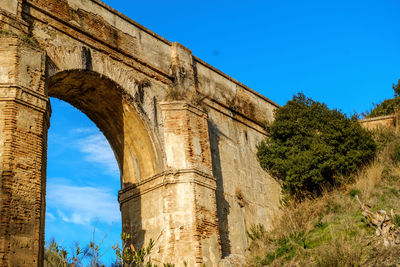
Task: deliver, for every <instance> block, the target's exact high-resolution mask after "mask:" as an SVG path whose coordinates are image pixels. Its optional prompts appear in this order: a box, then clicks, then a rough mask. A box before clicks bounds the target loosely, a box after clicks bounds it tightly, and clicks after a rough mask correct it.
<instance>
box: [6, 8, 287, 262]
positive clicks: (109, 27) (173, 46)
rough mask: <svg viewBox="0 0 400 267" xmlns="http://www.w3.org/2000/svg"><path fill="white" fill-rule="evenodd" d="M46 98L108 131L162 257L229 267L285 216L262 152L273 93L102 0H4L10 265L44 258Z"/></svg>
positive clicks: (129, 223) (130, 209) (130, 214)
mask: <svg viewBox="0 0 400 267" xmlns="http://www.w3.org/2000/svg"><path fill="white" fill-rule="evenodd" d="M171 92H172V95H173V93H174V92H175V95H176V96H175V99H171V97H170V95H171ZM176 92H178V94H176ZM49 96H51V97H57V98H59V99H62V100H64V101H66V102H68V103H70V104H72V105H73V106H75V107H77V108H78V109H80V110H81V111H82V112H83V113H85V114H86V115H87V116H88V117H89V118H90V119H91V120H92V121H93V122H94V123H95V124H96V125H97V126H98V127H99V129H100V130H101V131H102V132H103V133H104V135H105V136H106V138H107V139H108V141H109V143H110V145H111V147H112V148H113V150H114V152H115V156H116V159H117V161H118V164H119V167H120V170H121V185H122V188H121V191H120V193H119V201H120V205H121V214H122V223H123V231H125V232H129V233H131V234H133V235H134V236H135V244H136V245H143V244H145V243H147V241H148V240H149V239H150V238H152V239H153V240H155V242H156V250H155V252H154V255H153V259H154V260H155V261H156V262H160V263H161V262H174V263H176V266H183V261H186V262H188V265H189V266H202V264H206V265H207V266H230V265H229V264H230V262H231V261H230V259H231V258H232V259H233V258H234V259H235V260H236V261H237V259H238V258H239V259H240V258H242V259H243V258H244V257H243V255H244V254H245V250H246V248H247V246H248V238H247V236H246V230H247V229H248V228H249V227H250V226H251V225H252V224H257V223H262V224H264V225H265V226H266V227H267V228H270V227H271V226H272V225H273V223H274V222H273V218H274V217H275V216H276V215H277V214H279V201H280V187H279V185H278V184H277V183H276V182H275V181H274V180H273V179H272V178H271V177H270V176H269V175H268V174H267V173H265V172H264V171H263V170H262V169H261V168H260V166H259V164H258V162H257V159H256V146H257V144H258V143H259V142H260V141H261V140H262V139H264V138H265V137H266V133H265V132H264V130H263V128H262V125H263V123H264V122H265V121H271V120H272V114H273V110H274V109H275V108H276V107H278V106H277V105H276V104H275V103H273V102H272V101H270V100H269V99H267V98H265V97H263V96H261V95H259V94H258V93H256V92H254V91H252V90H251V89H250V88H248V87H246V86H244V85H242V84H241V83H239V82H237V81H236V80H234V79H232V78H230V77H229V76H227V75H226V74H224V73H222V72H220V71H218V70H216V69H215V68H213V67H211V66H210V65H208V64H207V63H205V62H203V61H202V60H200V59H199V58H197V57H195V56H193V55H192V53H191V51H190V50H189V49H187V48H185V47H183V46H182V45H180V44H178V43H171V42H169V41H168V40H165V39H164V38H162V37H160V36H158V35H157V34H155V33H153V32H151V31H149V30H147V29H146V28H144V27H143V26H141V25H139V24H138V23H136V22H134V21H132V20H131V19H129V18H127V17H125V16H124V15H122V14H120V13H118V12H116V11H115V10H113V9H111V8H110V7H108V6H106V5H105V4H103V3H101V2H100V1H97V0H88V1H83V0H68V1H67V0H46V1H44V0H26V1H20V0H0V173H1V179H0V266H13V267H14V266H41V265H42V260H43V244H44V242H43V241H44V223H45V217H44V213H45V192H46V147H47V129H48V128H49V118H50V113H51V108H50V105H49V100H48V98H49Z"/></svg>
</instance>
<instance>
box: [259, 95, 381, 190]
mask: <svg viewBox="0 0 400 267" xmlns="http://www.w3.org/2000/svg"><path fill="white" fill-rule="evenodd" d="M267 131H269V133H270V136H269V138H267V139H266V140H264V141H263V142H262V143H261V144H260V145H259V146H258V153H257V156H258V159H259V162H260V164H261V166H262V167H263V168H264V169H266V170H268V171H269V172H270V173H271V174H272V175H273V176H275V177H276V178H278V179H279V180H280V181H282V185H283V189H284V190H285V191H287V192H288V193H290V194H291V195H293V196H295V197H297V198H303V197H305V196H310V195H319V194H320V193H321V192H322V189H323V188H324V187H327V186H335V185H338V184H340V183H341V181H342V180H341V179H340V177H342V176H344V175H349V174H351V173H353V172H354V171H356V170H357V169H358V168H359V167H360V166H362V165H364V164H366V163H367V162H369V161H370V160H371V159H372V158H373V157H374V155H375V151H376V144H375V142H374V140H373V139H372V137H371V134H370V133H369V132H367V131H366V130H364V129H363V128H361V126H360V125H359V124H358V122H357V120H356V119H355V118H352V119H348V118H347V117H346V115H344V114H343V113H341V112H340V111H338V110H330V109H329V108H328V107H327V106H326V104H323V103H319V102H316V101H313V100H312V99H310V98H307V97H305V96H304V95H303V94H301V93H299V94H298V95H297V96H294V97H293V99H292V100H291V101H288V102H287V104H286V105H285V106H283V107H282V108H280V109H277V110H276V111H275V121H274V122H273V123H272V124H271V125H270V126H269V127H268V128H267Z"/></svg>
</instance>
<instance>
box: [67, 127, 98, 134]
mask: <svg viewBox="0 0 400 267" xmlns="http://www.w3.org/2000/svg"><path fill="white" fill-rule="evenodd" d="M94 132H96V128H95V127H94V126H93V127H82V128H74V129H72V130H71V131H70V133H71V134H91V133H94Z"/></svg>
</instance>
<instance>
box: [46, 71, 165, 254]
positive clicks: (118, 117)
mask: <svg viewBox="0 0 400 267" xmlns="http://www.w3.org/2000/svg"><path fill="white" fill-rule="evenodd" d="M48 94H49V96H50V97H55V98H58V99H60V100H63V101H65V102H67V103H69V104H70V105H72V106H73V107H75V108H77V109H78V110H80V111H81V112H82V113H83V114H85V115H86V116H87V117H88V121H92V122H93V123H94V124H95V125H96V126H97V128H98V129H99V130H100V131H101V133H102V134H104V138H102V137H101V135H100V134H99V133H93V135H90V130H88V129H84V127H83V129H80V128H82V127H76V126H75V127H74V128H75V130H69V131H70V133H72V134H75V137H76V136H77V135H79V134H80V135H81V138H82V140H81V143H80V144H79V145H80V146H79V148H78V150H79V149H80V151H81V152H83V154H85V153H86V154H87V155H86V161H90V160H92V161H96V160H97V161H98V162H97V163H98V164H100V165H102V166H101V168H102V169H103V171H104V169H107V165H112V164H110V163H109V161H110V160H111V159H110V156H105V154H104V153H105V152H104V151H102V149H101V148H99V147H98V145H99V144H104V143H107V141H108V143H109V144H110V147H111V150H112V152H113V154H114V156H115V159H116V162H117V165H118V168H117V167H115V165H113V166H114V167H112V168H114V169H115V168H117V169H119V171H120V187H119V188H118V189H124V188H126V187H129V186H131V185H134V184H136V183H138V182H140V181H141V180H143V179H146V178H149V177H152V176H154V175H155V174H157V173H159V172H160V171H161V169H162V167H161V166H162V163H161V159H160V158H161V157H160V155H161V153H159V151H158V149H157V146H156V145H155V142H154V136H153V135H152V131H151V130H150V129H149V127H148V125H147V124H146V117H145V116H144V115H143V114H142V113H140V112H139V111H138V108H137V107H136V106H135V103H134V99H133V98H132V97H131V96H130V95H129V94H128V93H126V92H125V91H124V90H123V88H121V87H120V86H118V84H117V83H115V82H114V81H112V80H110V79H108V78H107V77H105V76H103V75H100V74H98V73H96V72H92V71H84V70H69V71H62V72H59V73H56V74H55V75H53V76H52V77H50V78H49V79H48ZM57 101H58V100H57ZM53 102H54V103H64V102H55V101H53ZM64 105H65V104H64ZM56 111H57V110H55V109H54V112H56ZM83 114H81V115H82V116H83ZM54 116H57V115H54ZM72 117H73V116H72ZM56 119H57V117H56ZM51 127H52V126H51ZM51 127H50V128H51ZM61 128H62V126H61ZM93 128H95V127H93ZM85 131H87V132H86V133H84V132H85ZM67 133H68V130H67V131H65V133H64V134H65V135H66V134H67ZM85 134H86V135H85ZM61 135H62V134H61ZM51 138H52V136H51V130H50V135H49V140H50V139H51ZM105 140H107V141H105ZM49 144H51V140H50V141H49ZM103 148H104V147H103ZM109 152H110V150H108V155H110V153H109ZM50 153H51V151H50V152H49V161H48V166H49V167H48V168H49V174H48V177H49V183H48V188H49V189H48V196H47V202H48V204H47V205H48V207H51V205H52V204H54V203H56V206H57V203H58V202H57V200H54V199H57V195H58V196H59V195H60V194H58V193H54V192H52V190H53V189H57V188H59V187H60V185H62V188H63V189H64V190H66V191H70V192H69V195H70V197H69V198H68V200H66V199H65V200H63V201H61V203H60V204H59V205H61V204H65V202H68V201H69V200H70V199H71V198H74V196H75V195H76V194H78V193H82V194H83V195H84V194H85V193H87V195H86V197H91V199H92V200H93V201H94V199H96V198H94V197H93V195H94V194H100V195H102V197H103V198H106V199H107V198H109V199H115V197H116V193H117V191H118V189H117V190H116V189H115V188H113V186H111V190H110V188H109V187H107V186H105V187H104V186H103V187H99V186H96V185H94V184H93V183H92V184H91V183H90V180H91V179H92V177H91V179H88V178H85V177H84V175H81V176H80V177H79V178H78V179H82V180H84V181H83V186H81V187H77V186H76V185H71V184H68V183H66V182H65V181H62V180H61V181H60V180H59V181H57V179H55V180H54V181H51V180H50V175H51V173H50V170H51V166H50V165H51V164H53V163H52V160H53V159H50V157H51V156H52V155H51V154H50ZM111 155H112V153H111ZM101 160H103V162H99V161H101ZM84 161H85V158H84V160H83V162H84ZM81 162H82V161H81ZM70 164H72V165H73V166H71V168H70V170H72V169H74V168H73V167H76V165H74V163H70ZM83 164H84V163H83ZM114 171H115V170H114ZM76 172H79V171H78V170H75V175H77V173H76ZM87 175H91V174H90V172H88V173H87ZM114 175H115V174H114ZM53 176H55V177H56V178H60V177H57V176H58V175H53ZM61 178H62V177H61ZM94 180H96V178H94ZM53 182H54V183H55V185H53V184H52V183H53ZM82 187H83V188H82ZM71 191H75V193H74V194H72V192H71ZM55 192H56V191H55ZM61 194H62V193H61ZM52 198H54V199H52ZM51 201H52V202H54V203H52V204H50V203H49V202H51ZM84 201H85V199H82V200H81V201H80V202H79V201H75V200H74V201H72V202H73V203H74V204H75V205H79V203H81V202H84ZM70 202H71V201H70ZM94 202H96V201H94ZM98 202H99V203H102V201H100V200H99V201H98ZM96 205H97V204H96ZM107 205H108V204H107V203H106V202H104V203H103V204H102V205H97V206H96V208H94V209H97V210H96V211H94V214H108V213H107V209H109V208H110V207H112V206H113V205H114V204H111V205H109V206H108V207H107ZM134 205H135V207H134V210H135V214H134V216H132V214H129V215H128V214H127V213H129V211H125V212H124V210H122V231H124V232H129V233H131V232H132V231H134V232H135V235H136V236H135V238H137V239H138V240H137V242H138V243H142V242H143V240H144V233H145V231H143V230H142V229H141V214H140V210H141V201H140V198H139V199H138V200H137V201H135V204H134ZM55 209H56V207H55ZM89 211H90V212H92V211H91V210H90V208H88V212H89ZM111 214H113V213H111ZM124 214H125V216H124ZM57 215H59V217H61V218H62V219H63V220H64V222H66V221H70V222H81V221H86V222H88V221H90V222H91V224H89V225H90V226H91V227H92V228H94V226H93V220H91V219H89V218H82V217H83V216H84V215H76V216H74V214H73V213H72V215H70V216H63V214H62V213H60V212H57ZM52 216H54V214H52V213H51V211H48V213H47V220H49V219H51V217H52ZM111 217H112V216H111ZM133 217H134V218H133ZM95 218H96V216H95V215H93V216H92V219H95ZM132 218H133V219H132ZM105 221H106V222H108V223H110V222H111V221H110V220H107V219H106V220H105ZM46 230H48V231H49V229H48V228H46ZM66 234H68V233H66ZM85 234H86V235H87V234H89V235H90V236H92V234H93V229H91V230H90V229H88V230H87V232H86V233H85ZM100 235H101V234H100ZM80 236H82V234H80ZM46 237H47V236H46ZM113 238H115V237H113ZM99 241H101V240H99ZM108 246H109V245H108ZM108 248H110V247H108Z"/></svg>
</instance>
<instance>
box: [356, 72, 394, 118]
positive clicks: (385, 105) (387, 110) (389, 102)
mask: <svg viewBox="0 0 400 267" xmlns="http://www.w3.org/2000/svg"><path fill="white" fill-rule="evenodd" d="M392 88H393V91H394V98H391V99H386V100H385V101H383V102H381V103H379V104H374V107H373V109H372V110H371V111H370V112H369V113H366V114H364V116H365V117H366V118H373V117H379V116H385V115H390V114H393V113H395V111H396V109H397V108H399V107H400V79H399V80H398V83H397V84H393V87H392Z"/></svg>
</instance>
